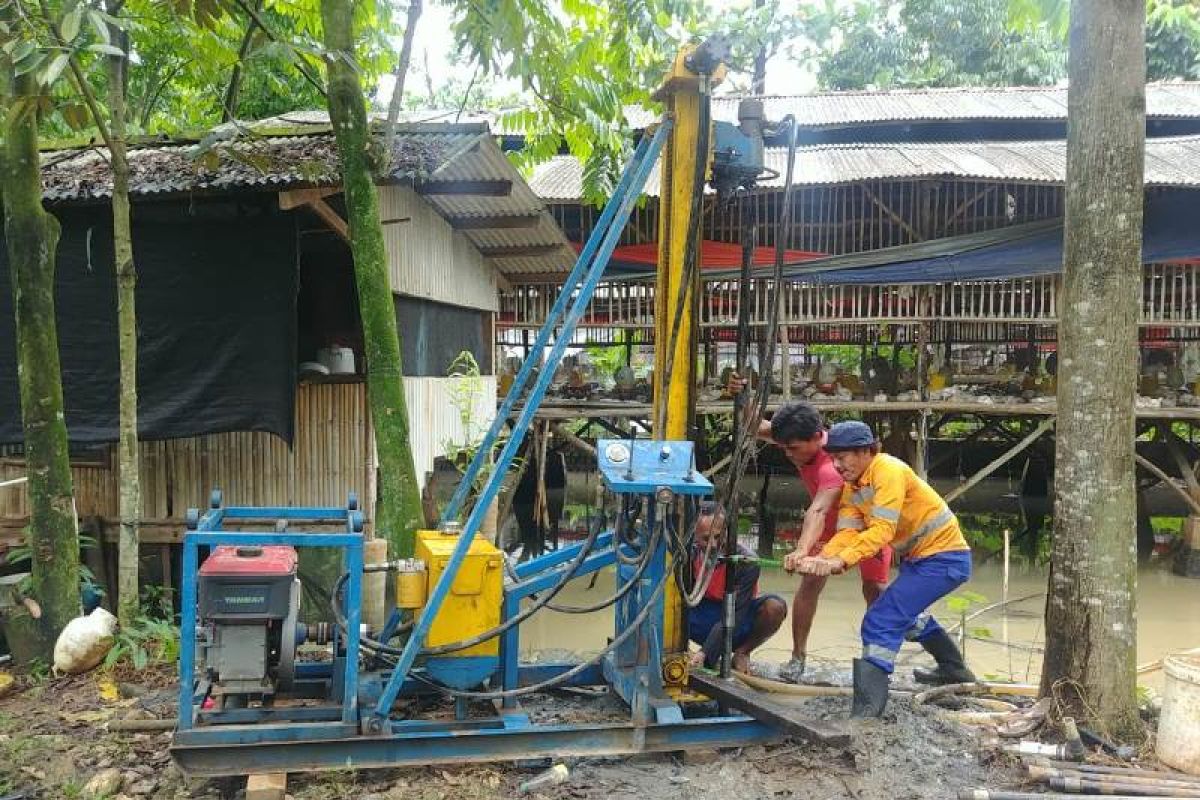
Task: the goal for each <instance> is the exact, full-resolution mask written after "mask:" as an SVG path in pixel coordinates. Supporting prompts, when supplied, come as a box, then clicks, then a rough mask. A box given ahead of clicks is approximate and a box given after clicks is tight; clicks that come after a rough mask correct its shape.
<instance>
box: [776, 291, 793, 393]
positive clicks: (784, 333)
mask: <svg viewBox="0 0 1200 800" xmlns="http://www.w3.org/2000/svg"><path fill="white" fill-rule="evenodd" d="M776 291H778V287H776ZM779 343H780V344H781V345H783V346H782V347H780V348H779V359H780V360H779V381H780V383H782V384H783V402H785V403H788V402H791V399H792V345H791V343H790V342H789V341H788V328H787V322H786V320H785V322H784V324H783V325H780V326H779Z"/></svg>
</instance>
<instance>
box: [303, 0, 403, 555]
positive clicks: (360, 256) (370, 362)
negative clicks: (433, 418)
mask: <svg viewBox="0 0 1200 800" xmlns="http://www.w3.org/2000/svg"><path fill="white" fill-rule="evenodd" d="M354 7H355V2H354V1H353V0H321V19H322V23H323V25H324V28H325V49H326V50H327V51H328V53H329V55H328V56H326V59H325V61H326V66H327V68H328V75H329V81H328V83H329V85H328V96H329V119H330V122H331V123H332V124H333V131H334V136H335V138H336V140H337V147H338V154H339V156H340V157H341V162H342V185H343V189H344V192H345V198H346V213H347V217H348V219H347V221H348V223H349V226H350V249H351V252H352V253H353V256H354V275H355V280H356V282H357V284H358V302H359V308H360V312H361V314H362V327H363V339H364V342H365V348H366V357H367V393H368V397H369V400H370V405H371V418H372V423H373V424H374V426H375V441H376V446H377V447H378V449H379V471H380V475H379V495H380V496H379V503H378V506H377V507H376V513H375V519H376V531H377V532H378V533H379V535H381V536H384V537H386V538H387V539H388V541H389V542H390V544H391V547H392V551H393V554H394V555H397V556H401V557H403V556H409V555H412V552H413V543H414V531H416V530H417V528H418V527H420V526H421V524H422V515H421V496H420V492H419V490H418V489H417V477H416V470H415V469H414V467H413V458H412V448H411V446H410V445H409V435H408V409H407V406H406V405H405V401H404V382H403V380H402V374H403V373H402V372H401V368H400V338H399V331H398V329H397V327H396V307H395V303H394V301H393V299H392V288H391V285H390V283H389V280H388V263H387V250H386V249H385V248H384V243H383V227H382V226H381V225H380V221H379V197H378V194H377V192H376V189H375V180H374V173H373V166H374V160H373V158H372V139H371V130H370V127H369V125H368V123H367V106H366V99H365V97H364V96H363V91H362V86H361V85H360V83H359V73H358V71H357V70H356V69H355V68H354V67H353V66H352V65H351V63H349V61H350V60H349V59H347V58H345V57H344V56H347V55H353V53H354V30H353V17H354ZM338 56H343V57H338Z"/></svg>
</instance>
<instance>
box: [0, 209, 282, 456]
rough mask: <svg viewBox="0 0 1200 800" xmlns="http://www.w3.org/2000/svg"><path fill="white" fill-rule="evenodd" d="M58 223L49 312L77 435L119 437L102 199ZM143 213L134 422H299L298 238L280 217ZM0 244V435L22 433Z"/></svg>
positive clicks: (225, 428) (164, 426)
mask: <svg viewBox="0 0 1200 800" xmlns="http://www.w3.org/2000/svg"><path fill="white" fill-rule="evenodd" d="M56 215H57V216H58V217H59V219H60V221H61V222H62V228H63V232H62V238H61V240H60V242H59V246H58V271H57V276H56V287H57V289H56V314H57V317H58V341H59V354H60V359H61V362H62V364H61V365H62V374H63V394H64V402H65V405H66V421H67V430H68V434H69V436H70V438H71V441H73V442H78V443H102V442H111V441H115V440H116V438H117V406H118V380H119V376H118V372H117V305H116V279H115V276H114V274H113V266H112V261H113V256H112V222H111V216H110V214H109V211H108V209H107V208H95V209H83V210H80V209H73V210H67V211H64V212H60V213H58V214H56ZM155 216H156V219H155V220H154V221H146V220H142V221H139V220H138V217H139V214H138V209H137V208H136V207H135V209H134V257H135V261H136V264H137V271H138V285H137V319H138V395H139V397H138V426H139V435H140V436H141V438H143V439H171V438H180V437H187V436H198V435H202V434H210V433H224V432H229V431H267V432H270V433H274V434H276V435H278V436H280V437H282V438H284V439H286V440H287V441H289V442H290V441H291V438H292V433H293V430H292V429H293V425H294V422H293V408H294V403H295V391H296V374H295V370H296V367H295V365H296V357H295V347H296V283H297V277H296V276H297V270H296V235H295V230H294V224H293V222H292V221H291V220H290V219H288V218H287V217H285V216H283V215H280V214H269V213H258V214H255V215H252V216H232V215H229V216H228V217H227V218H225V219H211V218H208V219H206V218H200V217H188V216H183V215H182V214H181V215H180V216H178V217H177V218H174V219H170V220H168V221H160V220H159V219H157V218H158V217H161V216H162V215H155ZM7 262H8V256H7V250H5V248H4V246H3V242H0V443H17V442H20V441H22V439H23V436H22V431H21V407H20V395H19V393H18V387H17V369H16V339H15V332H14V319H13V307H12V290H11V286H10V282H9V274H8V263H7Z"/></svg>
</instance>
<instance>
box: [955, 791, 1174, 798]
mask: <svg viewBox="0 0 1200 800" xmlns="http://www.w3.org/2000/svg"><path fill="white" fill-rule="evenodd" d="M1080 797H1081V795H1077V794H1057V793H1054V794H1043V793H1042V792H1006V791H999V790H996V789H962V790H960V791H959V793H958V800H1079V798H1080ZM1105 800H1173V797H1172V796H1171V795H1169V794H1167V795H1129V794H1121V795H1107V796H1106V797H1105Z"/></svg>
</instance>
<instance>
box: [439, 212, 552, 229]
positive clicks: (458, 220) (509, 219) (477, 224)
mask: <svg viewBox="0 0 1200 800" xmlns="http://www.w3.org/2000/svg"><path fill="white" fill-rule="evenodd" d="M540 220H541V216H540V215H538V214H503V215H497V216H491V217H446V222H449V223H450V227H451V228H453V229H454V230H456V231H487V230H501V229H504V230H511V229H514V228H534V227H537V224H538V222H539V221H540Z"/></svg>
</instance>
